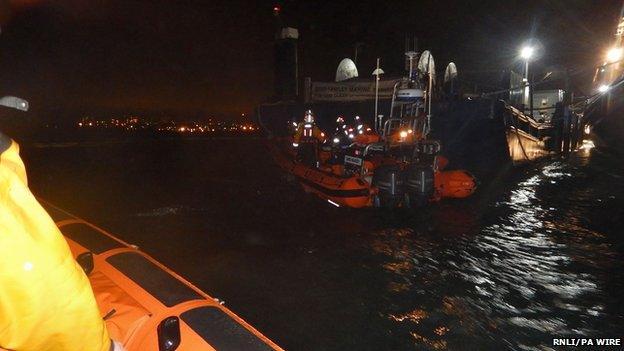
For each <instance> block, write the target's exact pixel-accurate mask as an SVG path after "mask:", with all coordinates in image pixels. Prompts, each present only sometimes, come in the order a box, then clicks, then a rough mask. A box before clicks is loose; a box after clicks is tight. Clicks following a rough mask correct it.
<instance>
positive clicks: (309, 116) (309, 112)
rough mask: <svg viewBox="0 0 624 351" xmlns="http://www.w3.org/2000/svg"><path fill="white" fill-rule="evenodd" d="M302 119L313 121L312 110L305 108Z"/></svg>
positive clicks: (307, 121) (308, 121)
mask: <svg viewBox="0 0 624 351" xmlns="http://www.w3.org/2000/svg"><path fill="white" fill-rule="evenodd" d="M303 121H304V122H306V123H314V115H313V114H312V110H307V111H306V113H305V116H304V117H303Z"/></svg>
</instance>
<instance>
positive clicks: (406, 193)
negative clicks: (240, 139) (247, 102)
mask: <svg viewBox="0 0 624 351" xmlns="http://www.w3.org/2000/svg"><path fill="white" fill-rule="evenodd" d="M284 144H286V143H284ZM268 146H269V149H270V151H271V154H272V155H273V157H274V159H275V161H276V163H277V164H278V165H279V166H280V167H281V168H282V169H284V170H285V171H286V172H288V173H290V174H292V175H293V176H294V177H295V178H296V180H297V181H298V182H299V183H300V184H301V185H302V187H303V188H304V190H306V191H307V192H310V193H313V194H315V195H317V196H318V197H320V198H321V199H324V200H327V201H328V202H329V203H331V204H333V205H335V206H339V207H340V206H347V207H353V208H362V207H369V206H374V207H402V206H409V207H412V206H418V205H422V204H426V203H428V202H434V201H439V200H441V199H443V198H464V197H467V196H470V195H471V194H472V193H474V191H475V189H476V181H475V179H474V177H473V176H472V175H471V174H470V173H468V172H466V171H463V170H451V171H443V170H442V169H443V168H444V167H445V166H446V164H447V163H448V161H447V160H446V159H445V158H444V157H441V156H439V157H438V158H437V159H436V166H435V167H431V166H424V167H423V166H417V165H412V166H410V165H409V164H406V163H402V162H397V161H396V160H395V159H393V158H392V157H384V156H381V155H377V156H374V157H372V158H371V159H370V160H363V159H361V158H357V157H351V156H348V155H345V156H344V157H345V161H349V162H351V163H352V164H358V166H360V167H361V168H360V169H361V172H351V173H349V172H345V165H342V164H332V165H330V164H327V163H326V161H327V160H328V159H329V157H330V156H329V155H328V152H326V151H318V153H317V156H318V157H317V158H316V160H317V161H316V163H315V164H314V165H312V164H311V163H310V162H307V161H309V159H314V156H312V157H305V159H306V160H307V161H298V160H297V156H296V153H295V152H294V151H293V150H289V149H282V148H280V147H279V146H277V145H276V144H274V143H271V142H269V144H268ZM302 146H309V147H310V150H315V148H316V145H312V144H309V145H306V144H301V145H300V147H302ZM352 160H353V161H352ZM345 164H346V163H345Z"/></svg>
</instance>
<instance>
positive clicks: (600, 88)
mask: <svg viewBox="0 0 624 351" xmlns="http://www.w3.org/2000/svg"><path fill="white" fill-rule="evenodd" d="M609 88H610V87H609V86H608V85H605V84H603V85H601V86H599V87H598V91H599V92H601V93H606V92H607V91H609Z"/></svg>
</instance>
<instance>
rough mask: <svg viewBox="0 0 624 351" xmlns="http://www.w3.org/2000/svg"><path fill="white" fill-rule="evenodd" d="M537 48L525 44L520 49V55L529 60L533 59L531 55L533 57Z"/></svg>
mask: <svg viewBox="0 0 624 351" xmlns="http://www.w3.org/2000/svg"><path fill="white" fill-rule="evenodd" d="M534 51H535V49H533V48H532V47H530V46H525V47H523V48H522V49H521V50H520V57H522V58H523V59H525V60H529V59H531V57H533V53H534Z"/></svg>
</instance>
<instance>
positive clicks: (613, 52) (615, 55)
mask: <svg viewBox="0 0 624 351" xmlns="http://www.w3.org/2000/svg"><path fill="white" fill-rule="evenodd" d="M623 54H624V50H623V49H622V48H620V47H614V48H611V49H610V50H609V51H608V52H607V61H609V62H611V63H613V62H617V61H620V60H621V59H622V56H623Z"/></svg>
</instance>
